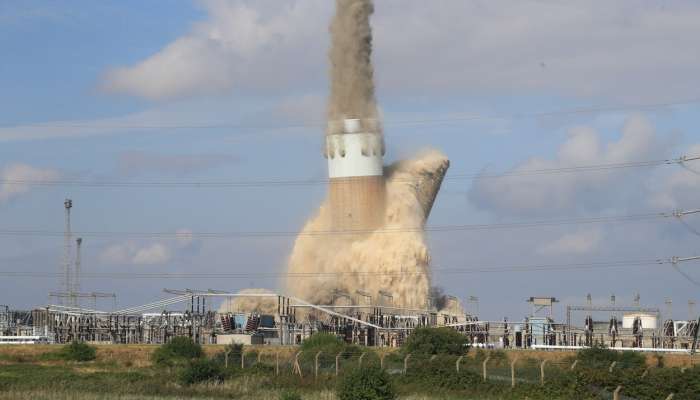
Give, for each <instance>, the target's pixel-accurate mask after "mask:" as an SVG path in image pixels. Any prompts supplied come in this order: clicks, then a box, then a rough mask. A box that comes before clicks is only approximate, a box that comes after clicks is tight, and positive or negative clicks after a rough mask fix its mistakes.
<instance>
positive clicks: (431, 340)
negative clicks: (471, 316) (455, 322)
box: [403, 328, 469, 356]
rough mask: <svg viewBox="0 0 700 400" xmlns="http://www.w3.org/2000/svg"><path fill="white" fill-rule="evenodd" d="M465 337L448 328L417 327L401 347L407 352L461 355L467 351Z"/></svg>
mask: <svg viewBox="0 0 700 400" xmlns="http://www.w3.org/2000/svg"><path fill="white" fill-rule="evenodd" d="M468 350H469V348H468V347H467V338H466V336H464V335H462V334H461V333H459V332H457V331H455V330H454V329H450V328H418V329H416V330H414V331H413V333H412V334H411V336H409V337H408V339H407V340H406V344H405V345H404V347H403V351H404V353H406V354H408V353H411V354H423V355H425V354H431V355H432V354H450V355H456V356H461V355H464V354H466V353H467V351H468Z"/></svg>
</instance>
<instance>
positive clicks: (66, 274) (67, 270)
mask: <svg viewBox="0 0 700 400" xmlns="http://www.w3.org/2000/svg"><path fill="white" fill-rule="evenodd" d="M63 206H64V207H65V209H66V228H65V231H64V233H63V285H62V286H63V290H64V291H65V292H66V293H71V292H72V287H71V286H72V284H71V283H72V281H71V265H70V264H71V262H70V256H71V239H72V233H71V229H70V209H71V208H73V200H71V199H66V200H65V201H64V202H63ZM68 302H69V305H71V306H75V304H73V303H75V299H74V298H73V297H72V296H71V297H69V300H68Z"/></svg>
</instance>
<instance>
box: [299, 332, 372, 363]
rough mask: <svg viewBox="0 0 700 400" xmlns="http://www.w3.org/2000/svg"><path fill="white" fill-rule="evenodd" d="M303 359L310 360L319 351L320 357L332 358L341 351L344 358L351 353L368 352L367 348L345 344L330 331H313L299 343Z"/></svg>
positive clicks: (350, 355) (348, 356)
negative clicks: (313, 332)
mask: <svg viewBox="0 0 700 400" xmlns="http://www.w3.org/2000/svg"><path fill="white" fill-rule="evenodd" d="M301 350H302V352H303V353H302V355H301V358H302V359H303V360H307V361H308V360H312V359H313V358H314V355H315V354H317V353H318V352H319V351H320V352H321V353H322V355H321V357H322V359H324V360H326V361H328V360H332V359H333V358H334V356H335V355H336V354H338V353H342V354H343V355H342V357H343V358H344V359H347V358H350V357H352V355H353V354H358V353H363V352H369V349H360V348H359V347H358V346H356V345H352V344H347V343H345V342H344V341H343V340H342V339H340V338H339V337H337V336H336V335H333V334H331V333H315V334H313V335H311V337H309V338H308V339H306V340H304V342H303V343H302V344H301Z"/></svg>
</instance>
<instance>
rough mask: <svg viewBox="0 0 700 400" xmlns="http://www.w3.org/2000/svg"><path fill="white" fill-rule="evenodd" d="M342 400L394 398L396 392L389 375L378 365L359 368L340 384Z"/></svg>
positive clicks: (340, 397)
mask: <svg viewBox="0 0 700 400" xmlns="http://www.w3.org/2000/svg"><path fill="white" fill-rule="evenodd" d="M338 398H339V399H340V400H393V399H394V398H396V392H395V390H394V386H393V384H392V381H391V379H390V378H389V375H388V374H387V373H386V372H385V371H384V370H382V369H380V368H378V367H368V368H357V369H354V370H352V371H351V372H350V373H348V374H346V375H345V376H343V378H342V380H341V381H340V384H339V385H338Z"/></svg>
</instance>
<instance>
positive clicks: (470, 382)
mask: <svg viewBox="0 0 700 400" xmlns="http://www.w3.org/2000/svg"><path fill="white" fill-rule="evenodd" d="M401 384H402V385H412V386H413V387H416V388H420V389H421V390H426V391H432V390H435V389H438V388H439V389H445V390H450V391H457V390H466V389H469V388H473V387H474V386H476V385H481V384H482V378H481V375H479V374H477V373H475V372H472V371H468V370H465V369H464V368H463V369H462V370H461V371H459V372H457V370H456V368H455V364H454V358H449V357H444V358H442V359H441V358H440V357H438V359H436V360H435V362H432V363H430V364H424V365H422V366H416V368H409V369H408V371H407V373H406V375H404V376H403V377H401Z"/></svg>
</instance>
